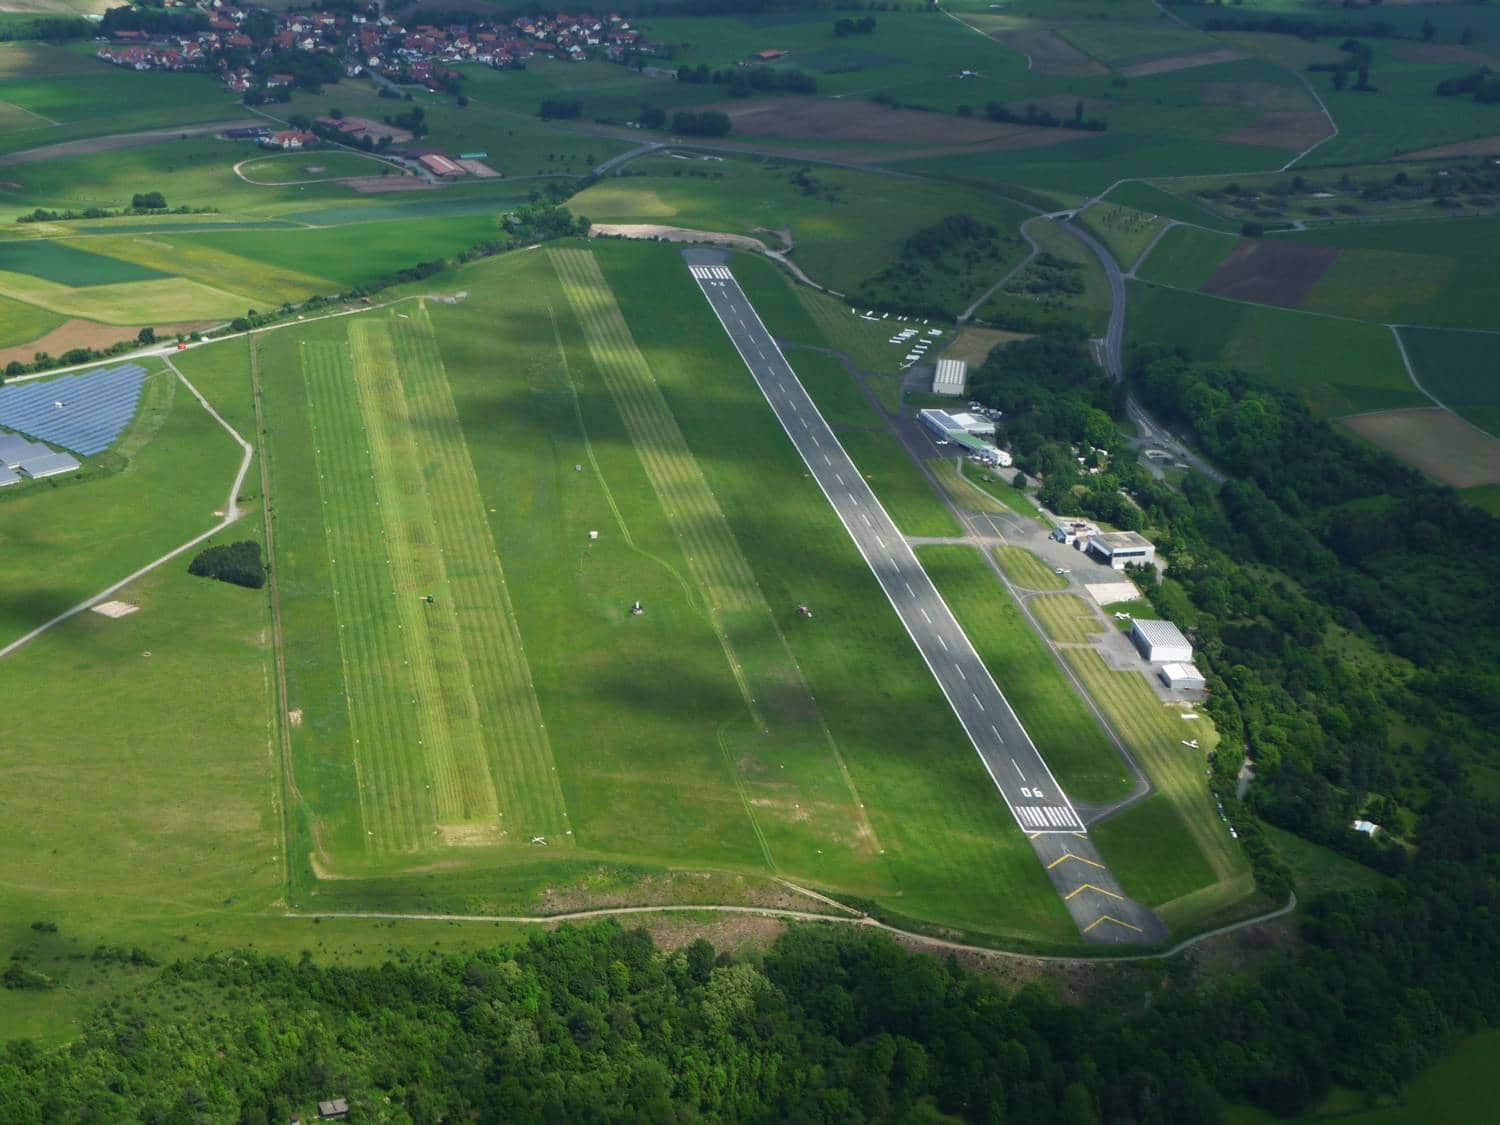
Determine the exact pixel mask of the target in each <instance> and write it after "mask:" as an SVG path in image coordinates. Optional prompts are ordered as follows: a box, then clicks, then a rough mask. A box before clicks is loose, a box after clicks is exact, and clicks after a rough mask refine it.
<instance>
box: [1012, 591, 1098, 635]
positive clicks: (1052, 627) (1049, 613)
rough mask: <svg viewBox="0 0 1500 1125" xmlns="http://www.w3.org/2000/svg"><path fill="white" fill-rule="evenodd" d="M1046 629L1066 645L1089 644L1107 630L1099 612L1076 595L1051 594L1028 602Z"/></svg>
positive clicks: (1046, 631)
mask: <svg viewBox="0 0 1500 1125" xmlns="http://www.w3.org/2000/svg"><path fill="white" fill-rule="evenodd" d="M1026 604H1027V608H1029V609H1030V610H1031V612H1032V615H1033V616H1035V617H1036V619H1037V620H1038V621H1039V622H1041V625H1042V630H1043V631H1044V632H1045V633H1046V634H1047V636H1049V637H1051V638H1052V639H1053V640H1054V641H1060V642H1061V643H1063V644H1087V643H1088V642H1089V640H1090V638H1092V637H1094V636H1096V635H1097V634H1099V633H1102V632H1104V625H1103V623H1102V622H1100V620H1099V617H1098V615H1097V614H1095V613H1094V611H1093V610H1091V609H1089V607H1088V606H1087V605H1086V604H1085V603H1084V601H1083V599H1082V598H1075V597H1074V596H1073V595H1072V594H1048V595H1047V596H1046V597H1041V598H1032V599H1031V600H1030V601H1029V602H1027V603H1026Z"/></svg>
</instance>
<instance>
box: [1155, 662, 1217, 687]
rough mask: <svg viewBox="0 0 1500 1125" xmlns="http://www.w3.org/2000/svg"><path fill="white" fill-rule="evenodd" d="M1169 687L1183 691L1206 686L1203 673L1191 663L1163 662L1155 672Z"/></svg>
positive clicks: (1206, 682)
mask: <svg viewBox="0 0 1500 1125" xmlns="http://www.w3.org/2000/svg"><path fill="white" fill-rule="evenodd" d="M1156 674H1157V675H1158V676H1160V677H1161V682H1162V683H1164V684H1166V685H1167V686H1168V687H1169V688H1173V689H1182V690H1185V691H1202V690H1203V689H1204V688H1205V687H1207V686H1208V681H1207V680H1205V679H1204V678H1203V673H1202V672H1200V671H1198V669H1197V667H1196V666H1194V665H1192V664H1163V665H1162V666H1161V670H1160V671H1159V672H1157V673H1156Z"/></svg>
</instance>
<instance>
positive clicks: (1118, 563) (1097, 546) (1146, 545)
mask: <svg viewBox="0 0 1500 1125" xmlns="http://www.w3.org/2000/svg"><path fill="white" fill-rule="evenodd" d="M1088 552H1089V554H1091V555H1093V556H1094V558H1096V559H1098V560H1099V561H1100V562H1102V563H1104V564H1105V565H1106V566H1109V567H1112V568H1114V569H1115V570H1124V569H1125V568H1126V567H1127V566H1130V565H1137V566H1139V565H1141V564H1143V563H1148V562H1154V561H1155V559H1156V546H1155V545H1154V544H1153V543H1152V542H1151V540H1149V539H1147V538H1146V537H1145V536H1144V535H1140V534H1138V533H1137V532H1134V531H1101V532H1099V533H1098V534H1097V535H1090V536H1089V543H1088Z"/></svg>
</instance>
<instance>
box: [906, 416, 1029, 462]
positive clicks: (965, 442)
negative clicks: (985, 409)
mask: <svg viewBox="0 0 1500 1125" xmlns="http://www.w3.org/2000/svg"><path fill="white" fill-rule="evenodd" d="M917 417H918V418H919V419H921V422H922V425H924V426H926V427H927V429H928V430H929V431H930V432H931V433H932V434H933V435H934V436H935V437H937V438H938V440H940V441H951V442H952V443H953V444H954V445H957V446H959V447H961V448H962V449H964V450H966V451H967V452H969V453H972V454H973V455H974V456H975V457H978V458H980V459H981V460H983V461H988V462H990V463H991V464H994V465H1001V466H1005V465H1009V464H1010V454H1009V453H1007V452H1005V450H1003V449H996V448H995V447H994V446H993V445H991V444H990V443H989V442H987V441H985V440H984V438H985V437H986V436H989V437H993V436H994V433H995V423H993V422H991V421H990V420H989V419H988V418H982V417H980V416H979V415H977V414H949V413H948V412H947V411H946V410H932V409H927V410H921V411H918V412H917Z"/></svg>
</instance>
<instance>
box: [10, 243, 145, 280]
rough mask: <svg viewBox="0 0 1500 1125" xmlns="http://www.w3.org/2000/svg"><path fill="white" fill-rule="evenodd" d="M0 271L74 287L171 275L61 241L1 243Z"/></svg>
mask: <svg viewBox="0 0 1500 1125" xmlns="http://www.w3.org/2000/svg"><path fill="white" fill-rule="evenodd" d="M0 271H4V272H6V273H21V274H29V275H30V276H32V277H38V278H41V279H42V280H43V281H51V282H55V283H57V284H58V285H67V286H73V287H83V286H90V285H115V284H119V283H121V282H128V281H153V280H156V279H157V278H163V277H170V276H171V274H168V273H162V272H160V271H158V270H153V269H148V268H147V267H145V266H141V265H137V264H135V263H133V262H125V261H121V260H119V259H117V258H111V257H106V256H105V255H102V254H92V253H90V252H89V251H87V250H83V249H80V248H79V247H76V246H70V245H68V244H67V243H64V242H0Z"/></svg>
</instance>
